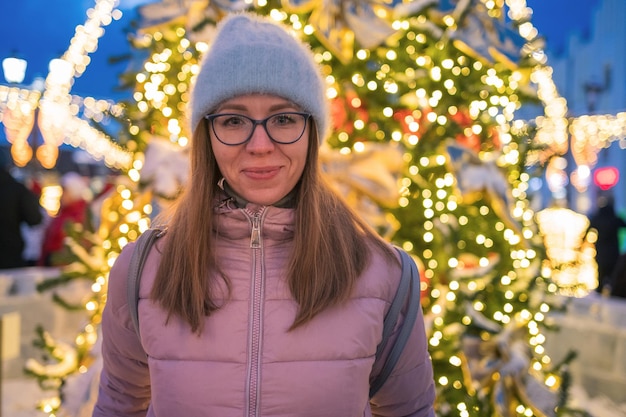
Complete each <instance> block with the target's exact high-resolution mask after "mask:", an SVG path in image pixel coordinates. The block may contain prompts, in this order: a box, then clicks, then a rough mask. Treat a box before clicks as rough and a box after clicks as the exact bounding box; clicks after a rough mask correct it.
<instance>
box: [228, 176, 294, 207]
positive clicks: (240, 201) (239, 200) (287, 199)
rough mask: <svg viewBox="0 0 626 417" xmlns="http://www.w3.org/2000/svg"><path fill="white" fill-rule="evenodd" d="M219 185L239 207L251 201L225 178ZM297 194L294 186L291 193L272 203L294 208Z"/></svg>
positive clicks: (276, 205) (275, 205) (277, 205)
mask: <svg viewBox="0 0 626 417" xmlns="http://www.w3.org/2000/svg"><path fill="white" fill-rule="evenodd" d="M217 185H218V187H220V188H221V189H222V191H224V193H225V194H226V195H227V196H228V197H230V198H231V199H232V200H233V201H234V203H235V205H236V206H237V208H245V207H246V206H247V205H248V204H249V203H250V202H249V201H247V200H245V199H244V198H243V197H241V196H240V195H239V194H237V193H236V192H235V190H233V189H232V188H231V186H230V185H228V183H227V182H226V180H225V179H224V178H222V179H221V180H219V181H218V183H217ZM295 194H296V191H295V188H294V189H293V190H291V191H290V192H289V194H287V195H286V196H284V197H283V198H281V199H280V200H278V201H277V202H276V203H274V204H272V206H274V207H278V208H294V207H295V204H296V199H295Z"/></svg>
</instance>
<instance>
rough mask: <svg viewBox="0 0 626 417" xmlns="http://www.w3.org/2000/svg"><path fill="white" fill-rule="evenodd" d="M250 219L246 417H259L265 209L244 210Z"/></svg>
mask: <svg viewBox="0 0 626 417" xmlns="http://www.w3.org/2000/svg"><path fill="white" fill-rule="evenodd" d="M244 211H245V213H246V214H247V215H248V216H249V217H250V221H251V223H252V229H251V231H250V248H251V249H252V250H253V252H252V264H253V265H252V294H251V297H252V300H251V301H252V302H251V309H250V339H249V356H248V386H247V390H248V395H247V401H248V407H247V410H248V417H256V416H258V415H259V394H260V388H261V387H260V385H261V384H260V381H261V345H262V330H261V329H262V318H263V298H264V290H265V274H264V272H263V268H262V264H263V262H262V255H263V245H262V240H261V224H262V223H263V214H264V212H265V208H262V209H261V210H259V211H257V212H254V213H252V212H249V211H248V210H244Z"/></svg>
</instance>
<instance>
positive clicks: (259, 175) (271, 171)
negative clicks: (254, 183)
mask: <svg viewBox="0 0 626 417" xmlns="http://www.w3.org/2000/svg"><path fill="white" fill-rule="evenodd" d="M279 170H280V167H258V168H245V169H243V173H244V175H246V176H248V177H250V178H252V179H268V178H272V177H274V176H275V175H276V174H278V171H279Z"/></svg>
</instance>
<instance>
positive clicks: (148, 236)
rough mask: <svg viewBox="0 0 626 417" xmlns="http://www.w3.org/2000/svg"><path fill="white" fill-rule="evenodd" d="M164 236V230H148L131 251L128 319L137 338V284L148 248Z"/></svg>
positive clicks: (139, 280)
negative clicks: (131, 322)
mask: <svg viewBox="0 0 626 417" xmlns="http://www.w3.org/2000/svg"><path fill="white" fill-rule="evenodd" d="M164 234H165V230H161V229H148V230H146V231H145V232H143V233H142V234H141V235H140V236H139V238H138V239H137V241H136V242H137V243H136V245H135V248H134V249H133V255H132V257H131V258H130V265H129V267H128V280H127V291H126V294H127V297H128V310H129V311H130V318H131V320H132V321H133V326H134V327H135V333H137V336H139V310H138V308H139V305H138V304H139V283H140V282H141V272H142V271H143V266H144V264H145V262H146V258H147V257H148V253H150V248H151V247H152V245H153V244H154V242H155V241H156V240H157V239H158V238H160V237H161V236H163V235H164Z"/></svg>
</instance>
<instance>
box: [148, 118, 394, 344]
mask: <svg viewBox="0 0 626 417" xmlns="http://www.w3.org/2000/svg"><path fill="white" fill-rule="evenodd" d="M310 130H311V132H310V137H309V146H308V151H307V152H308V155H307V162H306V164H305V167H304V171H303V174H302V178H301V179H300V182H299V183H298V185H297V186H296V187H297V189H298V191H297V193H296V197H295V198H296V208H295V210H296V213H295V218H296V224H295V234H294V241H293V252H292V254H291V259H290V262H289V267H288V271H287V277H286V279H287V280H288V283H289V288H290V290H291V293H292V295H293V297H294V299H295V300H296V302H297V303H298V306H299V309H298V312H297V315H296V318H295V320H294V322H293V324H292V326H291V328H292V329H293V328H295V327H298V326H300V325H302V324H304V323H306V322H308V321H309V320H311V319H312V318H313V317H315V316H316V315H317V314H318V313H320V312H321V311H323V310H324V309H326V308H328V307H330V306H332V305H336V304H338V303H340V302H341V301H343V300H345V299H347V298H348V296H349V295H350V292H351V290H352V288H353V286H354V284H355V282H356V281H357V279H358V278H359V275H360V274H361V273H362V272H363V270H364V268H365V267H366V266H367V262H368V259H369V255H370V253H369V248H370V245H372V244H373V245H374V246H375V247H377V248H379V250H380V251H381V252H382V253H383V254H384V255H385V257H386V258H387V259H389V260H390V262H392V260H395V259H396V258H395V255H394V253H393V252H392V250H391V249H390V248H389V246H388V245H387V243H386V242H385V241H384V240H383V239H382V238H380V237H379V236H378V235H377V234H376V232H374V231H373V229H372V228H370V227H369V225H367V224H366V223H365V222H364V221H363V220H361V219H360V217H359V216H358V215H357V214H356V213H355V212H354V211H353V210H352V209H351V208H350V207H349V206H348V205H347V204H346V203H345V202H344V201H343V199H342V198H341V197H340V196H339V195H338V194H337V193H335V192H334V191H333V190H332V188H331V187H330V186H329V185H328V184H327V183H326V182H325V180H324V179H323V178H322V172H321V169H320V167H319V161H318V141H317V132H316V129H315V124H314V123H312V128H311V129H310ZM190 158H191V175H190V183H189V184H188V186H187V187H186V188H185V191H184V192H183V194H182V195H181V197H180V198H179V200H178V202H177V203H176V204H175V205H174V206H173V207H172V208H171V210H170V211H168V212H166V213H165V214H164V215H162V216H161V217H160V218H159V219H157V221H155V223H158V221H159V220H161V221H164V219H167V218H170V220H169V221H165V222H166V223H167V226H168V231H167V239H166V242H165V247H164V249H163V254H162V257H161V264H160V265H159V268H158V272H157V275H156V279H155V283H154V287H153V288H152V294H151V295H152V297H153V298H154V299H155V300H156V301H158V302H159V303H160V304H161V305H162V307H163V308H164V309H165V310H166V311H167V312H168V317H171V315H178V316H180V317H182V318H183V319H184V320H185V321H187V322H188V323H189V325H190V326H191V329H192V331H194V332H198V333H200V332H201V331H202V325H203V323H204V317H205V316H208V315H210V314H211V313H212V312H213V311H215V310H216V309H218V308H219V306H218V305H217V304H216V302H215V298H214V294H212V293H211V288H212V287H215V286H211V285H210V282H209V279H224V280H225V281H226V284H227V285H228V279H227V278H226V277H225V276H224V274H208V272H207V271H209V270H215V271H219V270H220V268H219V265H217V264H216V260H215V252H214V248H213V242H214V236H213V232H212V224H213V220H214V217H213V216H214V213H213V210H212V208H213V205H214V201H215V198H216V197H217V195H218V192H219V188H218V185H217V183H218V181H219V180H220V179H221V173H220V171H219V168H218V166H217V162H216V160H215V156H214V154H213V151H212V149H211V145H210V140H209V133H208V131H207V127H206V123H203V122H201V123H200V124H199V125H198V127H197V129H195V131H194V134H193V141H192V149H191V155H190Z"/></svg>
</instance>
